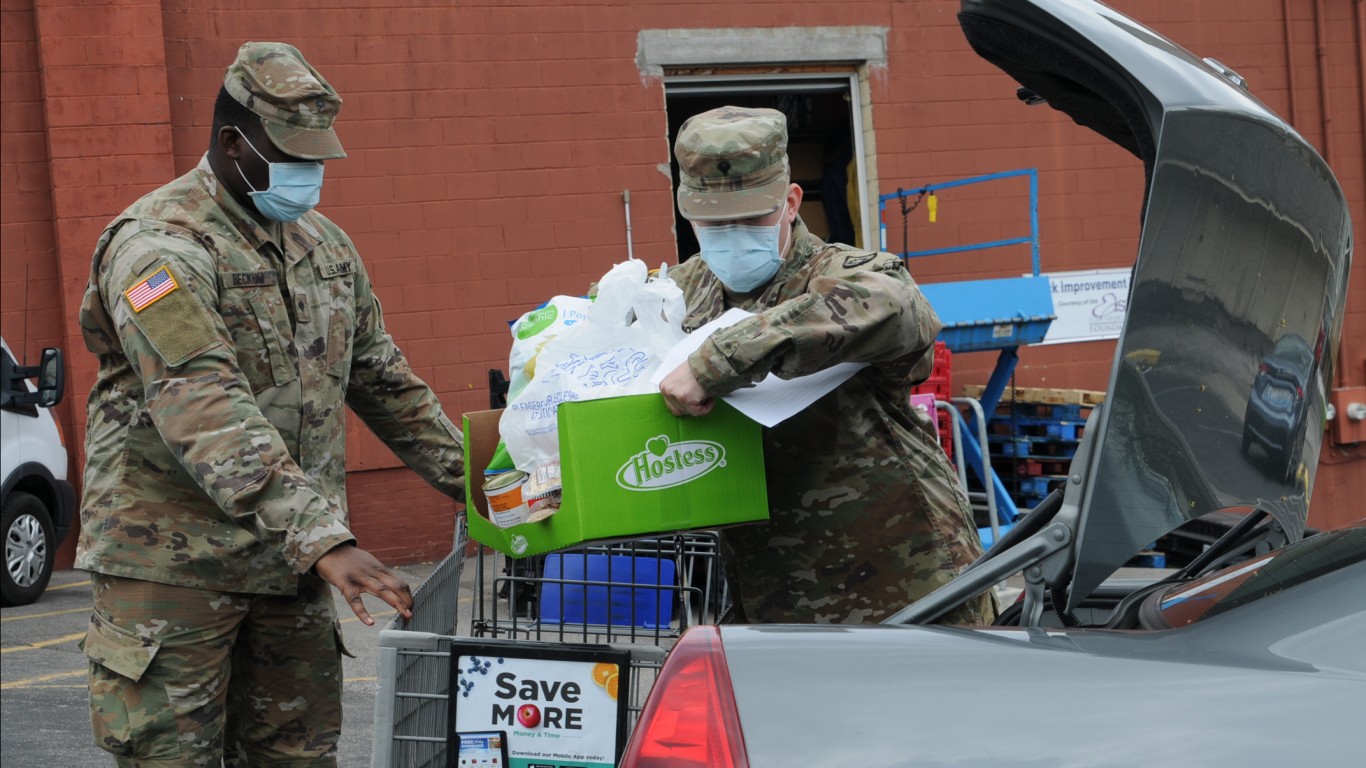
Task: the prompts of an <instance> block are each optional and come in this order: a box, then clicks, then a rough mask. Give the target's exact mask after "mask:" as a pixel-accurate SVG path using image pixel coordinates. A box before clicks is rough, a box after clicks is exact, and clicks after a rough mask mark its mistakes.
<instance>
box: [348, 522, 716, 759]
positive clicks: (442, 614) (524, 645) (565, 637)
mask: <svg viewBox="0 0 1366 768" xmlns="http://www.w3.org/2000/svg"><path fill="white" fill-rule="evenodd" d="M722 573H723V571H722V568H721V552H720V542H719V537H718V535H717V534H716V533H715V532H711V531H703V532H690V533H680V534H672V535H664V536H656V537H651V538H647V539H637V540H632V541H625V542H616V543H610V544H598V545H591V546H585V547H580V548H575V549H571V550H564V551H561V552H556V553H553V554H550V555H544V556H540V557H534V558H525V559H521V560H515V559H512V558H508V557H506V556H504V555H502V554H499V553H497V552H494V551H493V550H490V549H488V548H486V547H483V546H481V545H476V544H472V543H471V542H470V541H469V539H468V534H467V531H466V527H465V520H464V517H463V516H461V518H460V519H459V521H458V522H457V525H456V534H455V541H454V546H453V547H452V551H451V554H450V556H448V557H447V558H446V559H445V560H443V561H442V562H441V563H440V565H438V566H437V568H436V569H435V570H434V571H433V572H432V573H431V575H430V576H428V578H427V579H426V580H425V581H423V583H422V584H421V585H419V586H418V588H417V590H416V591H415V592H414V593H413V600H414V606H413V618H412V619H410V620H406V621H405V620H404V619H403V618H402V617H401V616H397V617H395V618H394V619H393V621H391V622H390V625H389V626H388V627H387V628H385V629H384V630H382V631H381V632H380V635H379V662H378V684H377V691H376V703H375V731H374V741H373V745H374V746H373V752H372V756H371V766H372V768H445V766H447V765H448V764H449V763H448V760H449V759H450V757H451V745H452V743H453V739H454V738H455V734H454V732H453V730H454V729H453V725H452V711H451V691H450V689H451V679H452V668H451V667H452V663H453V662H452V647H453V644H456V646H457V647H458V646H459V644H460V643H462V642H465V641H470V640H473V639H479V640H480V642H481V643H485V642H486V643H491V644H495V645H505V646H506V647H508V648H509V654H512V653H514V652H516V650H518V649H521V650H526V651H531V650H533V649H554V648H566V647H570V646H573V647H583V646H585V645H591V646H596V647H599V648H603V649H610V650H613V651H619V652H624V653H626V654H628V655H629V665H630V675H629V684H628V687H629V690H628V691H626V692H624V693H623V695H622V701H623V702H624V705H625V707H626V713H627V724H628V728H629V727H631V726H634V724H635V721H636V719H638V718H639V716H640V710H641V707H642V706H643V705H644V702H645V698H646V696H647V695H648V694H649V692H650V688H651V687H652V686H653V684H654V680H655V677H656V675H657V673H658V670H659V667H660V665H661V664H662V663H663V660H664V656H665V654H666V653H667V652H668V649H669V648H671V647H672V646H673V643H674V641H675V640H677V638H678V637H679V635H681V634H682V633H683V631H684V630H686V629H687V628H688V627H690V626H693V625H695V624H706V623H715V622H716V621H717V620H718V618H719V617H720V616H721V615H722V613H723V612H724V610H725V608H726V601H727V594H726V589H725V584H724V581H725V580H724V578H722Z"/></svg>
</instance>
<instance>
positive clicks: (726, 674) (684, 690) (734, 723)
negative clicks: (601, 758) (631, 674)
mask: <svg viewBox="0 0 1366 768" xmlns="http://www.w3.org/2000/svg"><path fill="white" fill-rule="evenodd" d="M666 766H667V768H749V757H748V756H747V755H746V754H745V742H744V735H743V733H741V731H740V716H739V712H738V711H737V710H736V708H735V691H734V690H733V689H732V688H731V684H730V670H729V669H727V667H726V658H725V655H724V654H723V652H722V650H721V633H720V630H718V629H717V628H716V627H711V626H696V627H693V628H692V629H690V630H688V631H687V632H685V633H684V634H683V637H681V638H679V640H678V644H677V645H675V646H674V648H673V650H672V651H670V652H669V658H668V660H667V661H666V662H665V663H664V667H663V668H662V669H661V670H660V671H659V678H658V679H657V680H656V681H655V685H654V689H653V690H652V691H650V697H649V699H648V700H646V702H645V709H644V710H643V711H642V712H641V714H640V720H639V721H638V722H637V723H636V728H635V731H633V732H632V734H631V740H630V742H629V743H628V744H627V745H626V756H625V757H624V758H623V759H622V761H621V766H620V768H666Z"/></svg>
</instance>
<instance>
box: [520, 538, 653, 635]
mask: <svg viewBox="0 0 1366 768" xmlns="http://www.w3.org/2000/svg"><path fill="white" fill-rule="evenodd" d="M576 581H577V582H584V583H582V584H575V583H572V582H576ZM673 591H674V562H673V561H672V560H666V559H663V558H657V557H640V556H633V555H606V554H581V553H573V554H552V555H546V556H545V571H544V577H543V581H542V583H541V595H540V603H541V606H540V618H541V621H543V622H546V623H549V624H583V623H588V624H595V625H612V626H637V627H645V628H648V629H661V628H667V627H668V626H669V624H670V622H671V621H672V620H673Z"/></svg>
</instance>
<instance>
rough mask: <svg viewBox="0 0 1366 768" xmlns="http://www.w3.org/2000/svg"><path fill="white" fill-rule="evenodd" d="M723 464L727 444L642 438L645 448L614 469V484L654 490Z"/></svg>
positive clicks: (695, 476) (681, 482) (690, 478)
mask: <svg viewBox="0 0 1366 768" xmlns="http://www.w3.org/2000/svg"><path fill="white" fill-rule="evenodd" d="M724 466H726V448H725V446H723V445H721V444H720V443H714V442H712V441H710V440H684V441H682V442H677V443H671V442H669V438H668V436H666V435H660V436H659V437H653V438H650V439H649V440H646V441H645V450H643V451H641V452H640V453H637V454H635V455H634V456H632V457H630V458H629V459H627V460H626V463H625V464H622V465H621V468H620V469H618V470H617V485H619V486H621V487H622V488H625V489H626V490H628V491H657V490H660V489H661V488H672V487H674V486H677V485H683V484H684V483H690V482H692V481H693V480H696V479H697V478H699V477H702V476H703V475H705V474H707V473H708V472H710V471H712V470H713V469H716V468H717V467H724Z"/></svg>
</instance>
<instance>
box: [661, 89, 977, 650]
mask: <svg viewBox="0 0 1366 768" xmlns="http://www.w3.org/2000/svg"><path fill="white" fill-rule="evenodd" d="M674 154H675V156H676V157H677V158H678V163H679V168H680V171H681V174H680V175H681V181H680V183H679V188H678V205H679V208H680V210H681V211H682V213H683V216H684V217H686V218H687V219H688V220H689V221H691V222H692V224H693V228H694V231H695V232H696V233H697V239H698V243H699V244H700V246H701V254H700V257H699V258H693V259H690V260H688V261H686V262H684V263H683V264H682V265H681V266H679V267H677V268H676V269H671V270H669V277H671V278H673V279H674V280H675V281H676V282H677V283H678V285H679V286H680V287H682V288H683V291H684V294H685V295H686V298H687V304H688V314H687V317H686V318H685V319H684V321H683V325H684V328H685V330H688V331H692V330H693V329H696V328H698V327H699V326H701V325H703V324H704V323H706V322H708V321H709V320H712V319H714V318H716V317H718V316H719V315H721V314H722V313H723V312H725V311H726V310H727V309H730V308H732V307H739V308H741V309H745V310H748V311H750V312H754V313H756V314H755V315H754V317H751V318H748V319H746V320H744V321H741V322H739V323H737V324H735V325H733V326H730V327H728V328H725V329H722V330H720V331H717V332H716V333H715V334H713V335H712V336H711V338H709V339H708V340H707V341H705V342H704V343H703V344H702V346H701V347H700V348H699V349H698V350H697V351H696V352H694V353H693V354H692V355H691V356H690V357H689V359H688V362H687V363H686V364H684V365H682V366H679V367H678V368H677V369H676V370H674V371H672V372H671V373H669V374H668V375H667V376H666V377H665V378H664V380H663V381H662V382H661V384H660V391H661V393H662V394H663V395H664V398H665V401H666V402H667V403H668V405H669V409H670V410H671V411H673V413H674V414H675V415H678V416H684V415H691V416H701V415H705V414H706V413H707V412H708V411H710V410H711V407H712V404H713V402H714V399H715V398H717V397H719V396H722V395H725V394H728V393H730V392H733V391H735V390H736V389H739V388H741V387H745V386H750V385H752V384H753V383H755V382H757V381H759V380H761V379H763V378H764V377H765V376H766V375H768V374H769V373H773V374H775V375H777V376H780V377H783V378H792V377H796V376H802V375H805V374H809V373H814V372H816V371H820V370H823V369H825V368H828V367H831V366H833V365H836V364H838V363H843V362H864V363H868V366H867V367H866V368H864V369H862V370H861V371H859V372H858V373H857V374H855V375H854V376H853V377H852V378H850V379H849V380H848V381H846V382H845V383H844V384H842V385H841V386H840V387H839V388H838V389H836V390H835V391H834V392H831V393H830V394H828V395H826V396H825V397H824V398H822V399H820V400H819V401H817V402H816V403H815V404H813V405H812V406H811V407H809V408H807V409H806V410H805V411H803V412H801V413H799V414H798V415H796V416H794V417H792V418H790V419H788V420H787V421H784V422H782V423H781V424H778V425H776V426H775V427H773V428H771V429H767V430H765V434H764V457H765V465H766V473H767V483H768V495H769V505H770V510H771V514H770V521H769V522H768V523H766V524H760V525H753V526H743V527H737V528H730V529H727V530H726V531H725V541H726V545H727V547H726V549H727V552H726V554H727V558H726V559H727V565H728V570H729V571H730V576H731V583H732V589H733V594H734V595H735V604H736V614H737V615H736V616H735V617H734V618H735V619H736V620H738V621H743V622H760V623H771V622H819V623H871V622H877V621H879V620H881V619H883V618H886V617H887V616H890V615H891V614H892V613H895V612H896V611H897V610H899V609H901V608H902V607H904V606H905V605H907V604H909V603H910V602H912V601H914V600H916V599H918V598H920V597H923V596H925V595H926V594H928V593H929V592H931V591H932V590H934V589H935V588H936V587H938V586H940V585H941V584H944V583H945V582H947V581H949V580H950V579H951V578H953V576H954V575H955V574H956V573H957V572H958V571H959V569H961V568H963V567H964V566H966V565H968V564H969V563H971V562H972V561H973V560H975V559H976V558H977V557H978V556H979V555H980V554H981V552H982V548H981V543H980V541H979V540H978V538H977V530H976V527H975V526H974V524H973V521H972V514H971V510H970V507H969V505H968V501H967V498H966V496H965V495H964V493H963V490H962V488H961V486H960V485H959V483H958V480H957V477H956V474H955V473H954V472H953V470H952V469H951V468H950V467H949V464H948V461H947V458H946V457H945V455H944V452H943V450H942V449H941V448H940V446H939V439H938V436H937V434H936V430H935V425H934V423H933V421H931V420H928V419H926V418H924V417H923V416H918V415H917V414H916V413H915V411H914V410H913V409H912V408H911V407H910V402H909V395H910V388H911V387H912V386H913V385H914V384H916V383H917V382H920V381H923V380H924V379H925V378H926V377H927V376H928V375H929V374H930V371H931V368H932V366H933V362H934V354H933V351H934V339H935V336H936V335H937V334H938V333H939V329H940V323H939V319H938V317H937V316H936V315H935V313H934V310H933V309H931V307H930V305H929V302H928V301H927V300H926V299H925V297H924V296H923V295H922V294H921V292H920V290H919V289H918V288H917V287H916V285H915V281H914V280H912V279H911V276H910V274H909V273H908V272H907V271H906V267H905V265H904V264H903V263H902V261H901V259H899V258H898V257H896V256H893V255H892V254H888V253H876V252H871V251H862V250H856V249H853V248H851V247H849V246H845V245H838V244H827V243H825V242H822V241H821V240H820V239H819V238H817V237H815V236H814V235H812V234H811V233H810V232H809V231H808V230H807V228H806V225H805V224H803V223H802V221H801V218H800V217H799V216H798V215H797V210H798V207H799V206H800V205H801V201H802V189H801V187H800V186H798V185H797V184H794V183H792V182H791V174H790V170H789V166H788V158H787V121H786V119H785V118H784V116H783V114H782V113H781V112H778V111H776V110H772V109H748V108H740V107H721V108H719V109H714V110H711V111H709V112H704V113H702V114H700V115H696V116H694V117H692V118H690V119H689V120H688V121H687V122H685V123H684V124H683V126H682V128H681V129H680V130H679V132H678V138H677V140H676V142H675V144H674ZM994 616H995V603H994V599H993V598H992V596H991V595H990V594H986V595H983V596H982V597H981V598H979V599H978V600H977V601H974V602H972V603H969V604H968V605H966V606H964V607H963V608H960V609H958V610H957V611H955V612H953V613H951V614H949V615H948V616H946V617H945V619H944V620H943V621H944V623H975V624H976V623H989V622H990V621H991V620H992V618H993V617H994Z"/></svg>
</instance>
